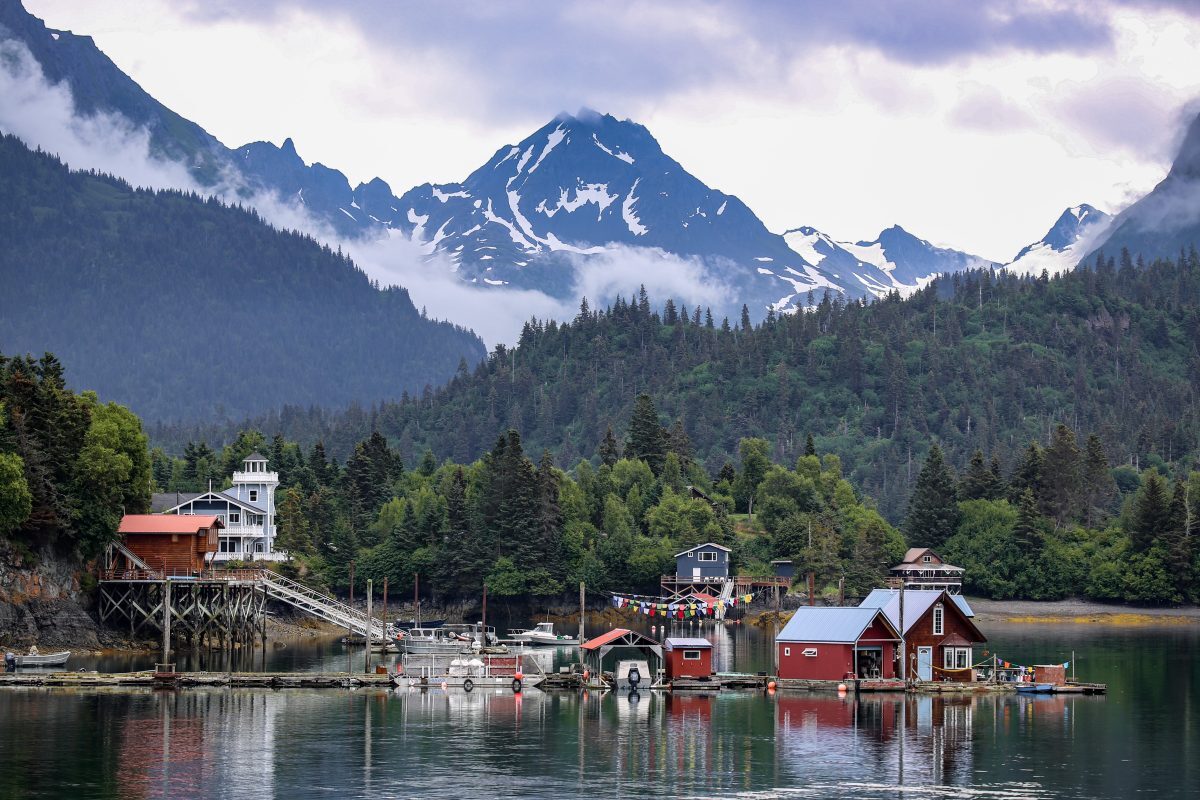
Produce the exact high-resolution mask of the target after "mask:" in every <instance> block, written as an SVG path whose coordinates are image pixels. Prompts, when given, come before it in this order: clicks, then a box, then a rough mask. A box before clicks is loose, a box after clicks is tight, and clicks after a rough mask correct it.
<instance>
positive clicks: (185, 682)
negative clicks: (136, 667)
mask: <svg viewBox="0 0 1200 800" xmlns="http://www.w3.org/2000/svg"><path fill="white" fill-rule="evenodd" d="M391 685H392V678H391V676H390V675H386V674H384V675H377V674H353V673H346V672H172V673H161V672H155V671H154V670H144V671H142V672H112V673H109V672H40V673H39V672H8V673H3V674H0V687H5V688H13V687H23V686H24V687H34V686H56V687H68V688H76V689H88V688H95V687H101V686H144V687H147V688H166V689H174V688H187V687H203V686H212V687H230V688H243V689H251V688H255V689H357V688H363V687H376V688H389V687H390V686H391Z"/></svg>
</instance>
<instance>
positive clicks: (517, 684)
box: [512, 678, 521, 694]
mask: <svg viewBox="0 0 1200 800" xmlns="http://www.w3.org/2000/svg"><path fill="white" fill-rule="evenodd" d="M512 690H513V694H520V693H521V679H520V678H513V682H512Z"/></svg>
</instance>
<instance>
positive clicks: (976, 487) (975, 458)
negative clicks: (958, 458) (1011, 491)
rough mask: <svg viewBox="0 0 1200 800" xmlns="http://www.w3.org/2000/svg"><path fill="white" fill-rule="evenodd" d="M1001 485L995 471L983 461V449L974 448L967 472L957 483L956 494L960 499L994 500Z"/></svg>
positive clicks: (998, 493)
mask: <svg viewBox="0 0 1200 800" xmlns="http://www.w3.org/2000/svg"><path fill="white" fill-rule="evenodd" d="M1001 490H1002V487H1001V485H1000V484H999V483H997V481H996V475H995V473H994V472H993V471H992V470H990V469H988V468H987V467H986V466H985V465H984V463H983V451H982V450H976V451H975V452H974V454H972V456H971V463H970V464H969V465H968V466H967V472H966V474H965V475H963V477H962V480H961V481H960V482H959V484H958V496H959V498H960V499H962V500H995V499H996V498H997V497H999V496H1000V492H1001Z"/></svg>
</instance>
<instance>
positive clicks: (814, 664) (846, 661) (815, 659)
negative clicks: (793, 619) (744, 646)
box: [775, 629, 895, 681]
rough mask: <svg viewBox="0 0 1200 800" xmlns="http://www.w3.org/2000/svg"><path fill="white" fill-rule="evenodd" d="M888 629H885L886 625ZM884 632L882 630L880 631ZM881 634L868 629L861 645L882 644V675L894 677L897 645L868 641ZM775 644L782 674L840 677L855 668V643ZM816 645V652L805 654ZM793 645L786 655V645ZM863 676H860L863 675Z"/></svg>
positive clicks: (822, 678) (824, 678) (825, 678)
mask: <svg viewBox="0 0 1200 800" xmlns="http://www.w3.org/2000/svg"><path fill="white" fill-rule="evenodd" d="M885 630H886V629H885ZM880 633H882V632H880ZM875 638H879V637H878V636H877V635H876V634H874V633H872V632H871V629H868V630H867V632H866V633H864V634H863V638H862V639H860V640H859V647H882V648H883V664H882V677H884V678H893V677H895V669H894V666H893V664H894V662H893V659H894V658H895V649H894V648H895V645H893V644H892V643H891V642H878V641H868V640H869V639H875ZM775 647H776V648H777V650H778V653H779V677H780V678H796V679H801V680H810V681H840V680H842V679H843V678H845V677H846V674H847V673H851V672H854V646H853V645H849V644H828V643H817V642H808V643H802V642H777V643H776V644H775ZM809 647H815V648H816V649H817V654H816V655H815V656H806V655H803V653H804V650H805V648H809ZM785 648H787V649H790V650H791V653H792V654H791V655H790V656H786V655H784V649H785ZM860 677H861V676H860Z"/></svg>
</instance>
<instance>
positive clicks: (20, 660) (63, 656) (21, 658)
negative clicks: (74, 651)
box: [5, 650, 71, 667]
mask: <svg viewBox="0 0 1200 800" xmlns="http://www.w3.org/2000/svg"><path fill="white" fill-rule="evenodd" d="M70 657H71V651H70V650H63V651H61V652H58V653H39V652H37V650H32V651H31V652H28V653H26V654H25V655H15V654H13V657H12V663H13V665H14V666H17V667H61V666H62V665H63V664H66V663H67V659H68V658H70ZM5 660H6V661H7V660H8V659H5Z"/></svg>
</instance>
